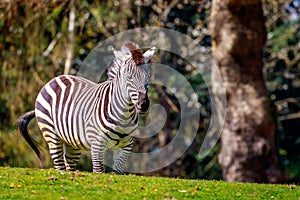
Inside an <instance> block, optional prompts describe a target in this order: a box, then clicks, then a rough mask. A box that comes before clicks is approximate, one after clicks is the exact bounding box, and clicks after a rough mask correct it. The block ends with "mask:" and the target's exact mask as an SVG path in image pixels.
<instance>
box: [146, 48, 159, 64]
mask: <svg viewBox="0 0 300 200" xmlns="http://www.w3.org/2000/svg"><path fill="white" fill-rule="evenodd" d="M155 50H156V48H155V47H152V48H151V49H149V50H148V51H146V52H145V53H144V54H143V55H144V60H145V62H148V61H149V60H150V59H151V58H152V57H153V55H154V53H155Z"/></svg>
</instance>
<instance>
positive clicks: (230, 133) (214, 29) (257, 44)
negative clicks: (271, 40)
mask: <svg viewBox="0 0 300 200" xmlns="http://www.w3.org/2000/svg"><path fill="white" fill-rule="evenodd" d="M210 31H211V37H212V54H213V59H214V64H215V65H217V68H218V69H219V71H220V73H221V75H222V78H223V81H224V82H223V84H224V86H225V88H226V101H227V105H226V108H225V110H226V117H225V125H224V129H223V132H222V135H221V151H220V154H219V164H220V166H221V168H222V172H223V178H224V180H226V181H240V182H279V181H283V180H285V179H286V176H285V174H284V173H283V172H282V171H281V170H280V169H279V168H278V149H277V148H276V135H275V131H276V119H275V116H274V115H275V114H274V113H275V112H274V107H272V105H271V102H270V99H269V98H268V91H267V89H266V86H265V83H264V79H263V73H262V66H263V63H262V52H263V47H264V44H265V41H266V28H265V24H264V16H263V10H262V2H261V1H260V0H252V1H250V0H245V1H241V0H221V1H219V0H214V1H213V6H212V13H211V18H210ZM212 73H213V75H212V77H214V73H215V72H214V71H213V72H212ZM212 84H213V92H214V96H215V98H216V102H218V98H220V92H221V90H220V88H219V87H218V84H219V83H216V82H214V80H212ZM219 100H220V99H219ZM217 106H220V105H217Z"/></svg>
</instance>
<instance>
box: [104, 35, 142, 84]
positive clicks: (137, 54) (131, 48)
mask: <svg viewBox="0 0 300 200" xmlns="http://www.w3.org/2000/svg"><path fill="white" fill-rule="evenodd" d="M121 52H122V53H123V54H125V53H128V52H130V53H131V56H132V59H133V61H134V62H135V64H136V65H137V66H138V65H141V64H142V63H144V62H145V60H144V55H143V51H142V50H141V49H139V45H138V44H136V43H134V42H132V41H126V42H124V43H123V44H122V47H121ZM120 66H121V60H120V59H118V58H115V59H114V60H113V62H112V63H111V64H110V65H109V67H108V68H107V73H106V75H107V80H112V79H114V77H115V76H116V74H117V72H118V71H119V69H120Z"/></svg>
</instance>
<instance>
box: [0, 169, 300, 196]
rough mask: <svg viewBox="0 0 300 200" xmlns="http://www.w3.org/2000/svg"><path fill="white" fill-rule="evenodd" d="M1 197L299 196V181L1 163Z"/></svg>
mask: <svg viewBox="0 0 300 200" xmlns="http://www.w3.org/2000/svg"><path fill="white" fill-rule="evenodd" d="M0 199H41V200H46V199H60V200H63V199H86V200H90V199H271V200H272V199H288V200H292V199H300V187H299V186H296V185H273V184H246V183H226V182H223V181H205V180H183V179H176V178H159V177H143V176H135V175H127V176H125V175H122V176H120V175H119V176H118V175H111V174H93V173H89V172H66V173H64V174H62V173H60V172H57V171H55V170H54V169H44V170H40V169H28V168H26V169H25V168H24V169H23V168H4V167H0Z"/></svg>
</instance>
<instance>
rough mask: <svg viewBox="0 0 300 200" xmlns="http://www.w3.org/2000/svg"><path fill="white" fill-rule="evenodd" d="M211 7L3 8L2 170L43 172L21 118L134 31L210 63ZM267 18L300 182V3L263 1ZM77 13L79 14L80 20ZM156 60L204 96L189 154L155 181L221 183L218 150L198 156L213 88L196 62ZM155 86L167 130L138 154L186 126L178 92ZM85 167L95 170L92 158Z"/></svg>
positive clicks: (274, 78) (52, 3)
mask: <svg viewBox="0 0 300 200" xmlns="http://www.w3.org/2000/svg"><path fill="white" fill-rule="evenodd" d="M210 7H211V1H210V0H195V1H194V0H191V1H187V0H183V1H182V0H181V1H180V0H135V1H129V0H112V1H98V0H77V1H73V0H43V1H40V0H28V1H23V0H4V1H1V2H0V31H1V35H0V54H1V57H0V64H1V69H0V90H1V96H0V117H1V120H0V165H1V166H22V167H38V161H37V158H36V156H35V155H34V152H33V151H32V150H31V149H30V148H29V146H28V145H27V144H26V143H25V141H24V139H23V138H22V137H21V136H20V134H19V133H18V131H17V129H16V126H15V124H16V121H17V119H18V117H19V116H20V115H21V114H23V113H24V112H26V111H28V110H32V109H33V108H34V101H35V98H36V96H37V94H38V92H39V90H40V88H41V87H42V86H43V85H44V84H45V83H46V82H47V81H49V80H50V79H51V78H53V77H55V76H57V75H59V74H62V73H64V70H65V69H66V66H67V63H68V60H69V61H71V64H72V65H71V66H72V67H71V69H70V70H69V73H71V74H76V71H77V70H78V69H79V68H80V65H81V64H82V62H83V61H84V59H85V57H86V56H87V55H88V53H89V52H90V51H91V50H92V49H93V48H95V47H96V45H97V43H98V42H100V41H103V40H104V39H106V38H108V37H110V36H112V35H114V34H117V33H120V32H122V31H125V30H128V29H131V28H138V27H150V26H156V27H163V28H169V29H173V30H176V31H179V32H181V33H184V34H187V35H188V36H190V37H191V38H193V39H194V40H195V41H196V42H197V43H198V45H200V46H201V47H203V48H204V49H205V50H206V52H208V54H207V55H206V56H207V57H208V58H209V53H210V46H211V41H210V36H209V32H208V28H207V26H208V22H209V13H210ZM264 11H265V16H266V26H267V29H268V32H269V33H268V40H267V43H266V48H265V52H264V66H265V67H264V75H265V80H266V83H267V87H268V89H269V91H270V95H271V96H270V97H271V100H272V101H273V102H274V104H275V105H276V106H277V110H278V112H276V113H277V116H274V117H275V118H277V119H278V139H279V140H278V141H279V143H278V148H279V149H280V158H281V163H282V166H283V167H285V168H286V170H287V171H288V173H289V174H290V176H291V178H292V179H293V180H298V181H299V178H300V168H299V167H298V166H300V154H299V152H300V102H299V101H300V74H299V73H300V63H299V60H300V56H299V55H300V54H299V52H300V25H299V20H300V19H299V12H300V1H299V0H288V1H286V0H278V1H272V0H264ZM72 13H73V14H75V18H73V19H72ZM72 22H73V24H72ZM72 27H74V29H72ZM70 44H73V45H70ZM241 45H242V44H241ZM245 48H247V47H245ZM69 52H71V54H69V55H68V53H69ZM154 60H155V62H157V63H161V64H167V65H169V66H172V67H173V68H174V69H176V70H177V71H179V72H180V73H182V74H184V75H185V76H186V78H187V79H188V80H189V82H190V83H191V85H192V87H193V88H194V89H195V91H197V93H198V101H199V103H200V105H201V109H200V112H201V118H200V122H199V124H200V126H199V130H198V134H197V137H196V138H195V140H194V142H193V145H191V147H190V148H189V149H188V151H187V152H186V153H185V154H184V155H183V156H182V157H181V158H179V159H178V160H177V161H176V162H174V163H173V164H171V165H170V166H168V167H166V168H164V169H161V170H159V171H157V172H153V173H149V175H164V176H178V177H185V178H205V179H220V178H221V170H220V168H219V166H218V164H217V153H218V151H219V145H216V146H215V148H214V149H213V150H212V151H211V152H210V153H209V154H208V155H207V156H206V157H204V158H202V157H201V156H200V155H199V154H198V152H199V149H200V147H201V142H202V141H203V138H204V136H205V131H206V130H207V128H208V125H209V119H210V106H211V105H210V103H211V102H210V96H209V92H208V88H207V87H209V85H208V86H207V85H206V84H205V83H204V80H203V78H202V77H201V76H200V75H199V74H198V73H197V72H196V70H195V68H193V67H191V64H190V63H187V62H186V61H185V60H184V59H182V58H178V57H176V55H170V54H168V52H159V53H158V54H157V55H156V56H155V58H154ZM204 76H206V74H204ZM207 76H209V74H207ZM153 87H154V88H153V89H152V90H151V87H150V92H151V94H150V95H151V98H152V99H153V100H154V101H156V102H160V104H162V105H163V106H164V107H165V109H166V111H167V112H168V123H167V124H166V125H165V126H164V128H163V129H162V130H161V131H160V132H159V133H158V134H157V135H156V136H154V137H152V138H147V139H139V140H136V142H135V145H134V146H135V149H134V150H135V151H139V152H141V151H142V152H148V151H151V150H153V149H156V148H160V147H162V146H164V145H166V144H167V143H168V142H169V141H171V140H172V137H174V134H176V129H177V128H178V127H177V126H178V121H179V120H180V114H179V112H178V109H179V105H178V101H177V100H176V98H175V96H174V95H173V94H172V92H170V91H169V90H168V89H166V88H163V87H158V86H153ZM144 120H147V119H144ZM30 131H31V133H33V137H34V138H35V140H36V141H37V143H39V144H41V146H42V147H41V148H42V149H43V154H44V157H45V159H46V163H47V166H48V167H50V166H51V165H52V164H51V161H50V159H49V154H48V152H47V147H46V143H45V141H44V140H43V138H42V136H41V134H40V132H39V130H38V128H37V126H36V124H35V123H31V124H30ZM78 168H79V169H81V170H91V162H90V158H89V155H88V154H87V153H86V154H84V155H83V157H82V159H81V161H80V164H79V165H78Z"/></svg>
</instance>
